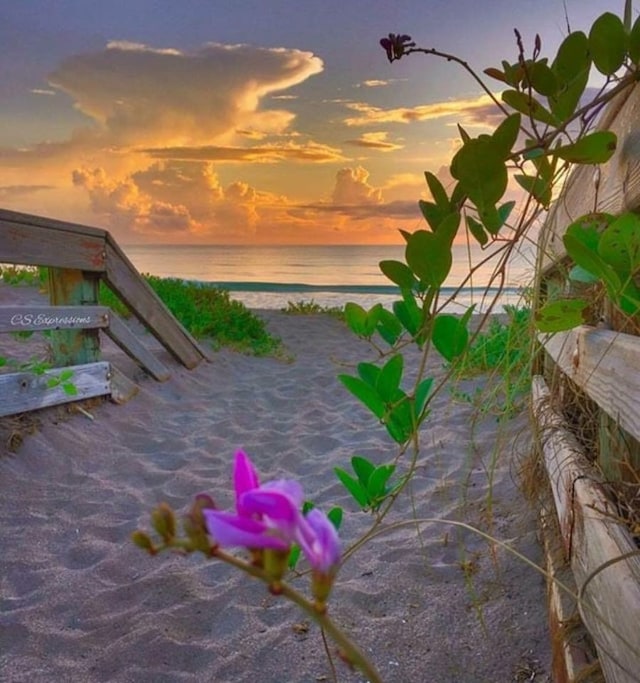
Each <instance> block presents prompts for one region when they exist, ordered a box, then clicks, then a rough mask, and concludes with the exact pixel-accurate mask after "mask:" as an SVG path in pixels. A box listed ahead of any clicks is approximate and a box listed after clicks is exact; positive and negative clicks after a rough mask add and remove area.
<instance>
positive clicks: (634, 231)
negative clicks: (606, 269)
mask: <svg viewBox="0 0 640 683" xmlns="http://www.w3.org/2000/svg"><path fill="white" fill-rule="evenodd" d="M598 253H599V254H600V256H601V257H602V258H603V260H604V261H606V262H607V263H608V264H609V265H610V266H612V267H613V268H614V269H615V271H616V272H617V273H618V275H620V276H621V278H622V279H623V280H625V279H627V278H629V277H631V276H632V275H633V274H634V273H635V272H636V271H637V270H638V269H640V217H639V216H637V215H636V214H635V213H625V214H623V215H622V216H619V217H618V218H616V220H614V221H613V222H612V223H611V224H610V225H609V226H608V227H607V228H606V230H605V231H604V232H603V233H602V235H601V237H600V241H599V243H598Z"/></svg>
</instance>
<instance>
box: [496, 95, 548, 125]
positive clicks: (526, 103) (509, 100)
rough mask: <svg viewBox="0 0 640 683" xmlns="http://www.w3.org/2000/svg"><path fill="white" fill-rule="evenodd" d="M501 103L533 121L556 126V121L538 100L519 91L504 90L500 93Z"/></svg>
mask: <svg viewBox="0 0 640 683" xmlns="http://www.w3.org/2000/svg"><path fill="white" fill-rule="evenodd" d="M502 101H503V102H504V103H505V104H508V105H509V106H510V107H511V108H512V109H515V110H516V111H519V112H520V113H522V114H524V115H525V116H527V117H528V116H530V117H531V118H532V119H534V120H535V121H540V123H546V124H547V125H549V126H557V125H558V119H557V118H556V117H555V116H554V115H553V114H552V113H551V112H550V111H549V110H548V109H545V108H544V107H543V106H542V105H541V104H540V102H538V100H536V99H535V98H534V97H530V96H529V95H527V94H526V93H523V92H520V91H519V90H505V91H504V92H503V93H502Z"/></svg>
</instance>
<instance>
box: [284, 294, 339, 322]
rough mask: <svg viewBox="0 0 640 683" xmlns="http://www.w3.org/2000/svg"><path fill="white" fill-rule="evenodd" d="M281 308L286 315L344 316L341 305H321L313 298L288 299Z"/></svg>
mask: <svg viewBox="0 0 640 683" xmlns="http://www.w3.org/2000/svg"><path fill="white" fill-rule="evenodd" d="M281 310H282V312H283V313H286V314H287V315H330V316H332V317H334V318H338V319H343V318H344V309H343V308H342V307H341V306H321V305H320V304H319V303H317V302H315V301H314V300H313V299H311V300H310V301H304V300H300V301H288V302H287V305H286V307H285V308H283V309H281Z"/></svg>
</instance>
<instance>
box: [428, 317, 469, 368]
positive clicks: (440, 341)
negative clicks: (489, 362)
mask: <svg viewBox="0 0 640 683" xmlns="http://www.w3.org/2000/svg"><path fill="white" fill-rule="evenodd" d="M431 338H432V341H433V345H434V346H435V347H436V349H437V350H438V352H439V353H440V355H441V356H442V357H443V358H444V359H445V360H448V361H449V362H451V361H452V360H453V359H454V358H457V357H458V356H460V355H461V354H463V353H464V352H465V351H466V349H467V346H468V344H469V333H468V332H467V327H466V325H465V324H464V323H463V322H461V320H460V318H459V317H458V316H455V315H450V314H448V313H441V314H440V315H437V316H436V317H435V319H434V321H433V331H432V335H431Z"/></svg>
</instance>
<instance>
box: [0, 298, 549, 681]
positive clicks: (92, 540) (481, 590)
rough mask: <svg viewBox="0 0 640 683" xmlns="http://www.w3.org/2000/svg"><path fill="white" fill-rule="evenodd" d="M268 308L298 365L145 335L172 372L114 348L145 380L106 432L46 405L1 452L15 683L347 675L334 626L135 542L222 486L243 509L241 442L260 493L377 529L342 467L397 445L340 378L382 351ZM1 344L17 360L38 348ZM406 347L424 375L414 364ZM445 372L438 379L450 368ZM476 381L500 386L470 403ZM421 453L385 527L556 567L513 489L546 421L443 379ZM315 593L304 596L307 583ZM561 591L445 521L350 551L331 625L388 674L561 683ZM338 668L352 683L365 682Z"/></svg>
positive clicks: (347, 527)
mask: <svg viewBox="0 0 640 683" xmlns="http://www.w3.org/2000/svg"><path fill="white" fill-rule="evenodd" d="M26 291H27V290H24V292H26ZM2 295H3V296H4V298H2ZM9 296H10V297H11V300H12V301H14V299H15V296H16V294H15V291H13V292H8V290H7V289H6V288H3V291H2V292H1V293H0V303H5V304H6V303H8V300H7V297H9ZM258 314H259V315H261V316H263V317H264V318H265V319H266V321H267V322H268V327H269V329H270V331H271V332H272V333H274V334H275V335H277V336H279V337H281V338H282V340H283V342H284V344H285V346H286V348H287V350H288V352H289V354H290V355H291V359H290V360H289V361H285V360H280V359H275V358H255V357H250V356H245V355H240V354H237V353H234V352H231V351H221V352H218V353H215V354H214V360H213V362H211V363H203V364H201V365H200V366H199V367H197V368H196V369H195V370H192V371H189V370H186V369H184V368H181V367H179V366H178V365H176V363H175V362H173V361H172V360H171V359H170V358H169V356H168V354H167V353H166V352H165V351H164V350H163V349H161V347H160V346H159V345H158V344H157V342H156V341H155V340H154V339H153V338H152V337H150V336H149V335H146V336H144V340H145V343H147V344H148V345H149V346H150V347H151V348H152V349H154V350H155V352H156V353H157V354H158V356H159V357H160V358H161V359H162V360H163V361H164V362H166V363H167V364H168V365H169V366H170V368H171V370H172V377H171V379H170V380H169V381H167V382H165V383H158V382H155V381H153V380H151V379H149V378H147V377H146V376H144V373H142V371H140V370H139V369H137V368H136V366H134V365H133V363H132V362H131V361H129V360H128V359H127V358H126V357H125V356H124V355H123V354H122V353H121V352H119V351H118V350H117V349H115V347H113V345H111V344H110V343H109V342H108V340H106V341H105V345H104V349H105V356H106V358H107V359H108V360H112V361H113V362H114V363H115V364H116V365H118V367H120V369H121V370H123V371H124V372H125V373H126V374H128V375H129V376H130V377H132V378H133V379H135V380H136V381H137V382H138V383H139V386H140V391H139V393H138V394H137V396H135V397H134V398H133V399H131V400H130V401H129V402H128V403H126V404H124V405H115V404H112V403H108V402H105V403H101V404H99V405H96V406H95V407H92V408H90V409H89V410H90V412H91V413H92V415H93V417H94V419H93V420H90V419H88V418H87V417H86V416H84V415H82V414H81V413H78V412H74V411H72V410H71V411H69V410H67V409H61V408H58V409H48V410H46V411H42V412H41V414H39V415H38V416H37V421H38V426H37V428H36V429H35V430H34V431H33V433H31V434H25V435H24V438H23V442H22V443H21V445H20V446H19V448H18V449H17V451H16V452H15V453H5V454H4V456H3V457H2V458H0V489H1V493H2V495H1V496H0V553H1V558H0V580H1V596H0V605H1V611H0V620H1V621H0V680H2V681H6V682H7V683H27V682H28V683H39V682H41V681H42V682H47V681H61V682H64V683H67V682H68V683H85V682H86V683H89V682H91V683H94V682H96V683H97V682H107V681H109V682H115V683H119V682H122V683H124V682H127V683H173V682H178V681H193V682H203V683H204V682H205V681H206V682H207V683H210V682H217V683H226V682H230V683H231V682H233V683H249V682H251V683H254V682H255V681H260V683H314V682H318V681H331V680H333V679H332V674H331V669H330V666H329V664H328V662H327V657H326V654H325V652H324V648H323V643H322V638H321V633H320V631H319V629H318V628H317V627H316V626H315V625H314V624H313V623H311V622H310V621H309V619H308V618H306V617H305V616H304V615H303V614H302V613H301V612H300V611H299V610H298V609H297V607H295V606H293V605H290V604H289V603H287V602H286V601H285V600H284V599H283V598H277V597H274V596H272V595H270V594H269V593H268V592H267V591H266V589H265V587H264V585H263V584H261V583H259V582H257V581H255V580H253V579H250V578H248V577H246V576H245V575H244V574H241V573H240V572H238V571H236V570H233V569H231V568H230V567H228V566H226V565H223V564H220V563H218V562H212V561H209V560H206V559H205V558H204V557H203V556H201V555H196V554H194V555H191V556H188V557H180V556H176V555H168V554H167V555H161V556H159V557H155V558H152V557H149V556H148V555H146V554H145V553H143V552H142V551H141V550H139V549H137V548H136V547H134V545H133V544H132V543H131V541H130V540H129V537H130V534H131V532H132V531H134V530H135V529H136V528H146V529H148V528H149V512H150V510H151V509H152V507H153V506H155V505H156V504H158V503H160V502H161V501H166V502H168V503H169V504H170V505H171V506H173V507H174V508H175V509H176V510H179V511H181V512H182V511H184V510H185V509H186V508H187V506H188V505H189V504H190V502H191V500H192V497H193V495H194V494H196V493H199V492H202V491H207V492H209V493H211V494H212V495H213V496H214V498H215V499H216V502H217V503H218V505H219V506H220V507H231V506H232V504H233V496H232V489H231V481H230V478H231V466H232V461H233V456H234V452H235V451H236V449H238V448H243V449H245V450H246V452H247V453H248V454H249V455H250V457H251V458H252V459H253V461H254V462H255V464H256V466H257V467H258V469H259V470H260V472H261V474H262V479H263V481H267V480H269V479H274V478H282V477H295V478H297V479H299V480H300V481H301V482H302V484H303V486H304V488H305V492H306V494H307V497H308V498H309V499H312V500H313V501H315V502H316V503H317V504H318V505H319V506H320V507H322V508H324V509H328V508H330V507H331V506H333V505H341V506H342V507H343V508H344V509H345V519H344V523H343V526H342V529H341V537H342V539H343V541H344V544H345V546H349V545H350V543H352V542H353V541H354V540H356V539H357V538H358V537H359V536H360V535H361V534H362V533H363V532H364V531H366V529H367V528H368V527H369V525H370V524H371V521H372V518H371V516H370V515H368V514H365V513H362V512H357V511H356V507H355V504H354V503H353V501H352V500H351V498H350V496H349V495H348V494H347V493H346V492H345V490H344V489H343V488H342V487H341V485H340V484H339V483H338V481H337V479H336V477H335V475H334V473H333V467H334V466H336V465H337V466H342V467H345V466H347V463H348V461H349V459H350V458H351V456H352V455H354V454H360V455H364V456H366V457H368V458H370V459H371V460H373V461H375V462H376V463H384V462H390V461H391V460H392V459H393V458H394V457H395V454H396V449H395V447H394V446H393V444H392V442H391V440H390V439H389V437H388V436H387V434H386V432H385V430H384V429H383V428H381V427H380V426H379V425H376V423H375V421H374V420H373V418H372V417H371V416H370V415H369V414H368V413H367V411H366V410H365V409H364V408H363V407H362V406H361V405H360V404H359V403H358V402H357V401H356V400H355V399H354V398H353V397H352V396H351V395H350V394H348V393H347V391H346V390H345V389H344V388H343V387H342V385H341V384H339V382H338V381H337V379H336V376H337V374H339V373H340V372H353V368H354V364H355V363H357V362H360V361H362V360H367V359H372V358H373V357H374V356H373V354H372V353H371V351H370V348H369V347H368V345H367V344H366V343H364V342H362V341H360V340H358V339H356V338H355V337H354V336H353V335H352V334H351V333H350V332H349V331H348V330H347V329H346V327H345V326H344V324H342V323H341V322H339V321H337V320H335V319H333V318H331V317H327V316H324V315H315V316H288V315H285V314H283V313H280V312H276V311H260V312H258ZM4 336H5V337H8V335H4ZM3 343H5V344H8V345H9V346H10V347H11V349H10V352H12V353H15V352H16V349H22V348H26V347H21V346H19V344H20V343H19V342H16V341H11V340H3ZM30 343H31V344H35V343H36V342H30ZM408 356H409V358H410V359H413V361H412V360H410V361H409V364H410V365H411V363H412V362H415V359H417V355H416V352H415V351H411V352H409V353H408ZM430 364H431V370H432V371H433V373H434V374H436V375H437V376H441V374H442V372H443V370H442V364H441V361H440V360H438V359H437V358H436V357H433V359H432V360H431V361H430ZM477 385H482V379H480V380H477V381H473V382H467V385H466V390H472V389H473V388H474V387H475V386H477ZM4 425H5V427H6V425H7V420H5V421H4ZM4 433H5V436H6V429H5V432H4ZM422 444H423V448H422V452H421V455H420V461H419V465H418V468H417V471H416V473H415V476H414V478H413V481H412V483H411V486H410V487H409V489H408V491H407V492H406V494H405V495H403V496H402V497H401V498H400V499H399V500H398V501H397V504H396V507H395V508H394V510H393V511H392V513H391V514H390V515H389V516H388V518H387V520H386V522H385V523H386V525H388V526H391V525H392V524H394V523H397V522H401V521H408V520H412V519H421V518H435V519H437V520H455V521H464V522H468V523H469V524H472V525H476V526H478V527H479V528H482V529H483V530H485V531H488V532H490V533H492V534H494V535H495V536H496V537H497V538H499V539H501V540H503V541H506V542H508V543H510V544H511V545H512V546H513V547H514V548H516V549H517V550H518V551H519V552H521V553H523V554H524V555H526V556H527V557H528V558H530V559H531V560H533V561H534V562H536V563H539V562H540V561H541V550H540V547H539V544H538V541H537V535H536V521H535V514H534V511H532V510H531V509H530V507H529V505H528V504H527V503H526V502H525V501H524V500H523V498H522V495H521V493H520V492H519V490H518V488H517V486H516V483H515V472H516V470H517V467H518V463H519V462H520V460H521V458H523V457H525V456H526V455H527V454H528V452H529V448H530V436H529V428H528V418H527V416H526V415H525V414H522V415H520V416H518V417H516V418H513V419H510V420H507V421H502V422H498V421H497V420H496V418H495V416H493V415H485V416H480V415H478V414H477V413H476V412H475V411H474V409H473V408H472V407H471V406H469V405H468V404H465V403H460V402H455V401H454V400H453V398H452V396H451V393H450V391H449V389H448V388H445V389H444V390H443V391H442V392H441V394H440V395H439V396H438V397H437V398H436V400H435V401H434V404H433V411H432V415H431V416H430V418H429V420H428V421H427V423H426V424H425V426H424V427H423V430H422ZM307 581H308V578H307V577H302V578H299V579H293V585H294V586H295V587H297V588H300V589H301V590H305V591H306V589H307ZM545 591H546V589H545V583H544V578H543V576H542V575H541V574H539V573H538V572H536V571H535V570H534V569H532V568H530V567H529V566H527V565H526V564H525V563H524V562H522V561H521V560H519V559H517V558H515V557H513V556H512V555H511V554H510V553H508V552H505V551H504V550H503V549H501V548H499V547H492V546H490V545H488V544H487V543H486V541H485V540H483V539H482V538H481V537H479V536H478V535H477V534H474V533H472V532H470V531H466V530H462V529H460V528H456V527H454V526H452V525H450V524H448V523H447V522H446V521H440V522H433V523H424V524H418V523H415V524H411V525H404V526H402V527H401V528H397V529H395V530H389V531H387V532H386V533H382V534H380V535H377V536H375V537H374V538H372V539H371V540H370V541H369V542H368V543H367V544H366V545H364V546H363V547H362V548H361V549H359V550H358V551H357V552H356V553H354V554H353V555H352V556H351V557H349V559H348V560H347V561H346V562H345V564H344V565H343V566H342V567H341V570H340V573H339V575H338V577H337V581H336V585H335V588H334V592H333V594H332V598H331V602H330V614H331V615H332V616H333V617H334V618H335V620H336V621H337V622H338V623H339V624H340V625H341V626H342V627H343V628H344V629H345V630H346V631H347V632H349V633H350V634H352V636H353V637H354V639H355V640H356V642H357V643H358V644H359V645H360V647H361V648H362V649H363V650H364V651H365V652H366V653H367V654H368V655H369V656H370V658H371V660H372V661H373V663H374V664H375V666H376V667H377V669H378V671H379V672H380V674H381V677H382V679H383V680H384V681H385V683H427V682H430V683H507V682H509V681H536V682H537V683H541V682H544V681H549V680H550V678H549V673H548V672H549V668H550V643H549V633H548V625H547V615H546V597H545V596H546V593H545ZM330 648H331V650H332V651H335V648H334V647H333V645H332V644H331V643H330ZM335 666H336V670H337V674H338V680H339V681H343V682H349V683H351V682H353V683H355V682H360V681H364V680H365V678H364V677H363V676H362V675H361V674H359V673H357V672H351V671H349V670H348V668H347V667H346V666H345V665H344V664H343V663H342V662H341V661H339V660H337V659H336V662H335Z"/></svg>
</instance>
